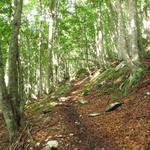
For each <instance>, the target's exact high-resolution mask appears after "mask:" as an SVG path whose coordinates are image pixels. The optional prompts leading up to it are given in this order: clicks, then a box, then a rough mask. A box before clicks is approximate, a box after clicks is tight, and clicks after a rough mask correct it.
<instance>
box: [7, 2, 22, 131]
mask: <svg viewBox="0 0 150 150" xmlns="http://www.w3.org/2000/svg"><path fill="white" fill-rule="evenodd" d="M14 4H15V12H14V19H13V21H12V32H11V37H10V43H9V54H8V55H9V56H8V77H9V81H8V94H9V98H10V100H11V102H12V106H13V113H14V119H15V121H16V124H17V129H19V127H20V125H21V122H20V120H21V115H20V100H19V94H18V90H19V87H18V83H19V80H18V73H19V71H18V63H19V61H18V60H19V56H18V55H19V53H18V49H19V47H18V35H19V29H20V25H21V13H22V5H23V0H15V3H14Z"/></svg>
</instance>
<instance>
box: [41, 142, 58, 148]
mask: <svg viewBox="0 0 150 150" xmlns="http://www.w3.org/2000/svg"><path fill="white" fill-rule="evenodd" d="M57 149H58V142H57V141H56V140H51V141H48V142H47V143H46V146H45V147H44V149H43V150H57Z"/></svg>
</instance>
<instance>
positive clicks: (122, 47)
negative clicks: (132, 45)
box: [116, 0, 133, 68]
mask: <svg viewBox="0 0 150 150" xmlns="http://www.w3.org/2000/svg"><path fill="white" fill-rule="evenodd" d="M116 6H117V9H118V10H117V11H118V55H119V57H120V58H122V59H123V60H124V61H125V62H126V63H127V65H128V66H129V67H131V68H132V66H133V64H132V61H131V58H130V57H129V54H128V51H127V49H128V47H127V42H126V34H125V24H124V20H123V13H122V7H121V0H116Z"/></svg>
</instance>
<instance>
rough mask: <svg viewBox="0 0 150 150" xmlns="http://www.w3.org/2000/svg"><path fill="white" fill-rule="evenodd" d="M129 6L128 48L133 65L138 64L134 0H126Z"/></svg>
mask: <svg viewBox="0 0 150 150" xmlns="http://www.w3.org/2000/svg"><path fill="white" fill-rule="evenodd" d="M128 8H129V50H130V55H131V57H132V62H133V64H134V66H137V65H139V64H140V57H139V52H140V50H139V47H138V28H137V11H136V2H135V0H128Z"/></svg>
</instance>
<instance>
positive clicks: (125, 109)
mask: <svg viewBox="0 0 150 150" xmlns="http://www.w3.org/2000/svg"><path fill="white" fill-rule="evenodd" d="M88 82H89V78H84V79H80V80H78V81H73V82H72V83H71V88H70V90H69V91H68V92H67V93H65V94H63V95H61V96H60V97H58V98H57V99H56V100H53V105H54V107H53V108H52V109H50V111H49V110H46V111H42V112H41V111H38V109H37V108H38V107H41V106H42V108H44V107H45V106H47V104H48V103H50V101H51V100H49V98H47V99H46V100H44V99H42V98H41V99H39V100H38V101H36V102H35V103H33V104H31V106H29V107H28V108H27V110H26V118H27V120H28V122H29V124H30V138H28V140H27V141H26V143H28V144H29V145H30V146H29V147H30V148H29V149H35V150H36V149H37V150H42V149H43V150H44V147H45V145H46V143H47V142H48V141H50V140H57V141H58V143H59V147H60V150H149V149H150V72H149V73H147V74H146V75H145V76H144V77H143V80H142V81H141V82H140V83H139V84H138V85H137V86H136V87H135V88H134V89H133V90H132V91H131V92H130V93H129V94H128V96H125V97H120V96H118V99H119V100H120V101H121V102H122V103H123V104H122V105H121V106H120V107H118V108H117V109H116V110H114V111H111V112H105V111H104V110H105V107H106V105H107V104H108V102H109V100H110V99H111V97H112V96H114V95H117V93H114V92H107V91H105V92H104V91H103V90H100V89H97V88H96V87H94V88H93V89H92V90H91V91H90V92H89V94H88V95H86V96H82V95H81V91H82V89H83V86H84V85H85V84H86V83H88ZM81 100H82V101H85V103H84V104H82V103H81ZM34 108H36V111H33V109H34ZM46 109H47V108H46ZM92 114H93V115H92ZM94 114H95V115H94ZM7 137H8V136H7V132H6V129H5V125H4V121H3V118H2V115H0V150H1V149H2V150H5V148H4V147H6V145H7V141H8V139H7Z"/></svg>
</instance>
